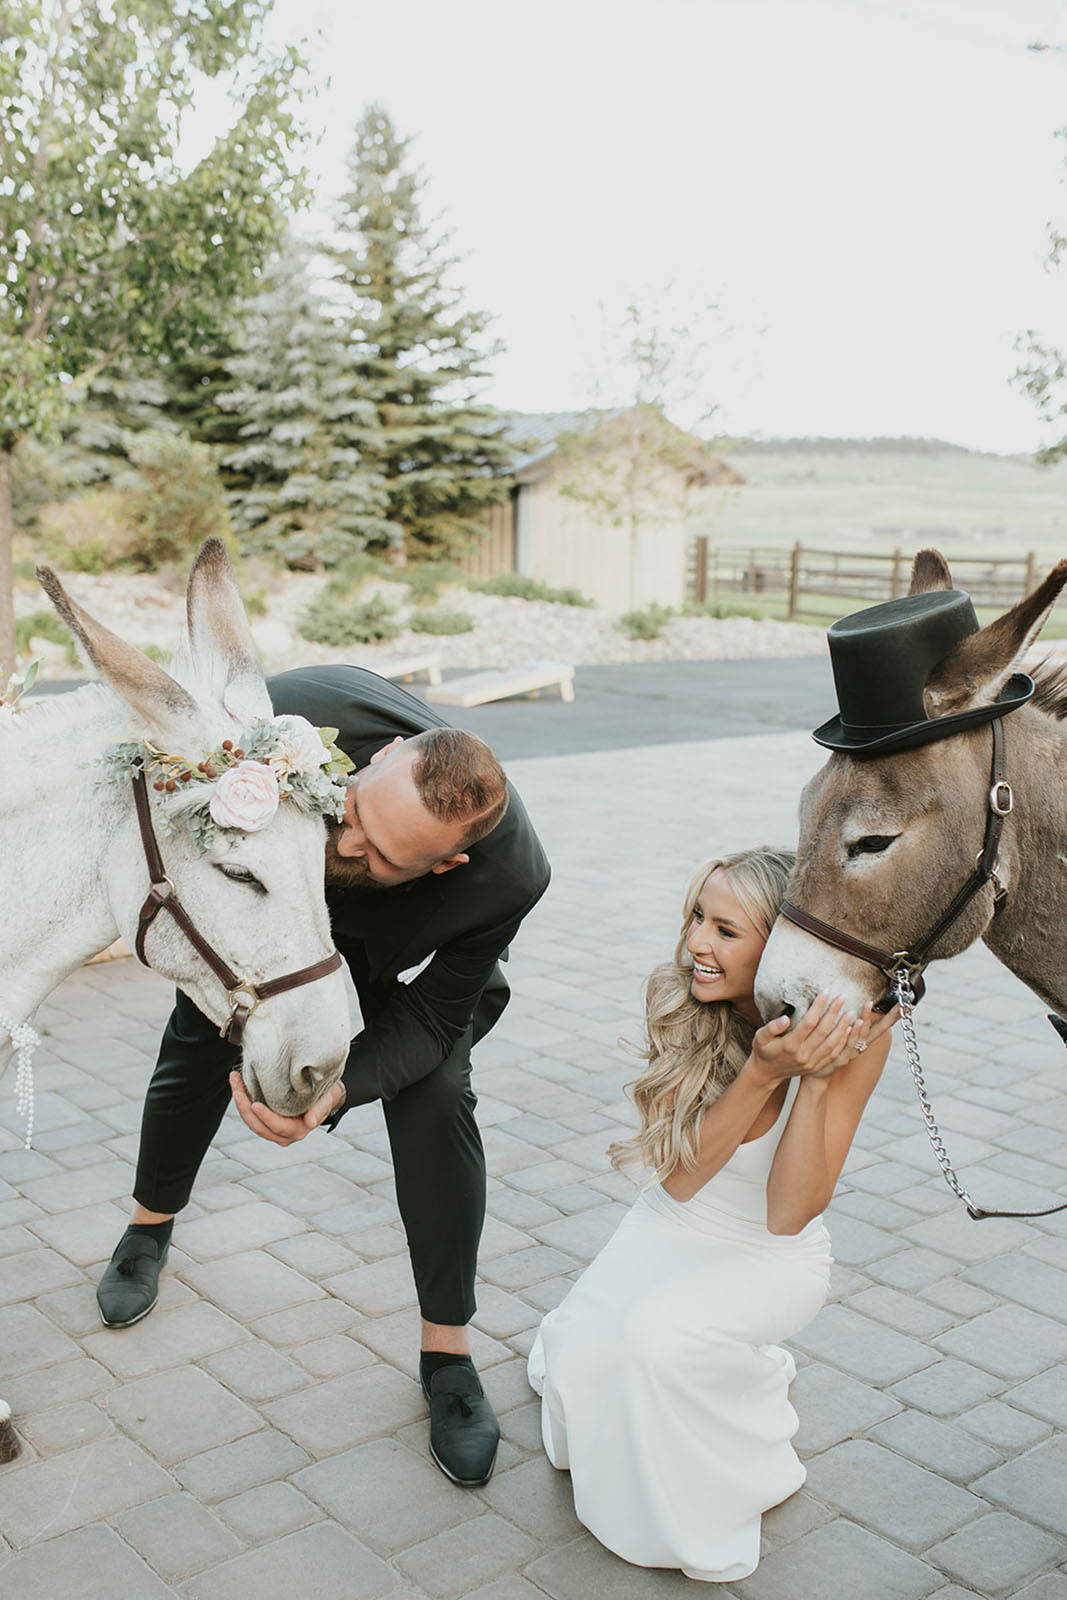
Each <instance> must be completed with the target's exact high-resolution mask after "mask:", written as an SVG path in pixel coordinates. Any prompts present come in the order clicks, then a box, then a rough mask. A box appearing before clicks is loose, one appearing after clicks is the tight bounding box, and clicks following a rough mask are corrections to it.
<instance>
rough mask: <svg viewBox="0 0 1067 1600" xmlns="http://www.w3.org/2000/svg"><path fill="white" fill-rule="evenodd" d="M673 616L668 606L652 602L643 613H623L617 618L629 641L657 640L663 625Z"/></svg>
mask: <svg viewBox="0 0 1067 1600" xmlns="http://www.w3.org/2000/svg"><path fill="white" fill-rule="evenodd" d="M673 615H674V612H673V611H672V610H671V608H670V606H661V605H658V604H657V603H656V602H655V601H653V602H652V604H651V605H650V606H645V608H644V610H643V611H624V612H623V614H622V616H621V617H620V618H619V627H620V628H622V630H623V631H624V633H626V634H627V635H628V636H629V637H630V638H631V639H658V638H659V636H660V634H661V633H662V632H663V628H664V624H665V623H667V622H669V621H670V619H671V617H673Z"/></svg>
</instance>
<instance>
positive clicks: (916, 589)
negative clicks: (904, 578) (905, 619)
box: [908, 550, 953, 594]
mask: <svg viewBox="0 0 1067 1600" xmlns="http://www.w3.org/2000/svg"><path fill="white" fill-rule="evenodd" d="M952 587H953V583H952V574H951V572H950V571H949V570H948V562H947V561H946V560H945V558H944V556H943V555H942V554H941V552H940V550H920V551H919V553H918V555H917V556H916V557H915V560H914V561H913V562H912V566H911V588H910V589H909V590H908V593H909V594H927V593H929V591H930V590H931V589H951V588H952Z"/></svg>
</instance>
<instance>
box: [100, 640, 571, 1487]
mask: <svg viewBox="0 0 1067 1600" xmlns="http://www.w3.org/2000/svg"><path fill="white" fill-rule="evenodd" d="M267 687H268V689H269V691H270V696H271V700H272V701H273V704H274V710H275V713H276V714H284V713H290V714H292V713H296V714H297V715H299V716H302V717H306V718H307V719H308V721H309V722H311V723H313V724H314V725H315V726H316V727H330V728H337V729H339V733H338V738H337V743H338V745H339V746H340V747H341V749H342V750H344V752H345V753H346V755H348V756H350V757H351V759H352V760H353V761H354V762H355V764H356V773H355V776H354V779H353V781H352V783H351V785H350V787H349V790H348V795H347V799H346V802H345V813H344V818H343V820H342V821H341V822H340V823H337V824H334V825H333V826H331V828H330V832H329V835H328V838H327V844H326V900H327V904H328V906H329V910H330V917H331V922H332V925H333V934H334V939H335V941H336V944H337V948H338V950H340V952H341V954H342V956H343V957H344V959H345V960H346V961H347V963H348V966H349V969H350V971H351V973H352V978H353V982H354V983H355V987H356V991H357V993H358V995H359V1000H360V1006H361V1010H362V1017H363V1029H362V1032H360V1033H359V1034H357V1035H356V1037H355V1039H353V1041H352V1046H351V1049H350V1051H349V1056H348V1060H347V1063H346V1065H345V1070H344V1075H343V1077H342V1080H341V1082H340V1083H336V1084H334V1085H333V1086H332V1087H331V1088H330V1089H329V1090H328V1091H327V1093H326V1094H325V1095H323V1097H322V1098H321V1099H320V1100H319V1101H317V1102H316V1104H315V1105H314V1106H313V1107H312V1108H311V1110H310V1111H308V1112H306V1113H305V1114H304V1116H302V1117H284V1116H279V1115H278V1114H277V1113H275V1112H273V1111H271V1110H270V1109H269V1108H268V1107H266V1106H264V1105H261V1104H259V1103H256V1104H253V1103H252V1102H251V1101H250V1100H249V1098H248V1095H247V1093H246V1091H245V1088H244V1084H243V1083H242V1081H241V1078H240V1076H239V1074H238V1073H237V1072H236V1071H235V1070H234V1069H235V1068H236V1067H237V1066H238V1064H239V1062H240V1050H239V1049H238V1048H236V1047H234V1046H233V1045H230V1044H228V1043H226V1042H224V1041H223V1040H222V1039H220V1037H219V1033H218V1029H217V1028H216V1026H215V1025H214V1023H212V1022H209V1021H208V1019H207V1018H206V1017H204V1016H203V1015H202V1014H201V1012H200V1011H198V1010H197V1008H196V1007H195V1006H194V1005H193V1003H192V1001H191V1000H189V999H187V998H186V996H185V995H183V994H181V993H180V992H179V994H178V996H177V1004H176V1007H175V1010H174V1012H173V1014H172V1016H171V1018H170V1021H169V1023H168V1024H167V1028H166V1032H165V1033H164V1035H163V1042H162V1045H161V1047H160V1052H159V1060H158V1063H157V1066H156V1070H155V1073H154V1075H153V1077H152V1081H151V1083H150V1084H149V1087H148V1093H147V1096H146V1098H145V1106H144V1114H143V1118H142V1123H141V1141H140V1150H139V1154H138V1163H137V1177H136V1182H135V1186H134V1198H135V1200H136V1206H135V1208H134V1212H133V1220H132V1222H131V1225H130V1227H129V1228H128V1229H127V1230H126V1233H125V1234H124V1235H123V1237H122V1239H121V1240H120V1241H119V1244H118V1247H117V1249H116V1250H115V1253H114V1255H113V1256H112V1258H111V1262H110V1265H109V1266H108V1267H107V1269H106V1270H105V1272H104V1275H103V1277H102V1279H101V1281H100V1285H99V1288H98V1290H97V1300H98V1302H99V1306H100V1315H101V1317H102V1319H103V1321H104V1323H105V1325H106V1326H108V1327H127V1326H128V1325H129V1324H130V1323H132V1322H137V1321H138V1320H139V1319H140V1318H141V1317H143V1316H146V1315H147V1314H148V1312H149V1311H151V1309H152V1307H153V1306H154V1305H155V1303H156V1295H157V1292H158V1283H159V1273H160V1269H161V1268H162V1266H163V1263H164V1261H165V1259H166V1255H167V1250H168V1247H169V1244H170V1236H171V1230H172V1228H173V1220H174V1214H175V1213H176V1212H178V1211H180V1210H181V1209H182V1207H183V1206H185V1205H186V1204H187V1203H188V1200H189V1196H190V1193H191V1190H192V1186H193V1181H194V1179H195V1177H196V1174H197V1171H198V1170H199V1167H200V1164H201V1162H202V1161H203V1159H204V1156H205V1155H206V1153H207V1150H208V1147H209V1145H210V1143H211V1140H212V1138H213V1136H214V1134H215V1132H216V1130H217V1129H218V1126H219V1123H220V1122H221V1120H222V1117H223V1114H224V1112H225V1110H226V1107H227V1105H228V1104H229V1101H230V1097H231V1092H232V1097H233V1099H234V1101H235V1103H236V1105H237V1109H238V1111H239V1113H240V1115H241V1117H242V1118H243V1119H244V1121H245V1123H246V1124H247V1125H248V1127H249V1128H251V1129H252V1131H253V1132H254V1133H257V1134H258V1135H259V1136H260V1137H261V1138H263V1139H267V1140H270V1141H272V1142H273V1143H275V1144H280V1145H283V1146H287V1145H290V1144H293V1143H295V1142H296V1141H297V1140H300V1139H303V1138H306V1136H307V1135H308V1133H310V1132H311V1131H312V1130H313V1129H315V1128H317V1127H318V1126H319V1125H320V1124H322V1123H325V1124H326V1126H327V1127H328V1128H330V1129H331V1130H333V1129H334V1128H336V1126H337V1123H338V1122H339V1121H340V1119H341V1117H342V1116H343V1115H344V1114H345V1112H347V1111H348V1110H350V1109H351V1107H352V1106H356V1105H365V1104H367V1103H368V1102H370V1101H373V1100H381V1101H382V1104H383V1109H384V1112H385V1121H386V1127H387V1129H388V1134H389V1142H390V1147H391V1150H392V1156H393V1165H394V1169H395V1175H396V1192H397V1203H398V1205H399V1207H400V1214H401V1218H402V1220H403V1223H404V1228H405V1232H406V1234H407V1242H408V1249H409V1251H410V1255H411V1264H412V1270H413V1272H414V1277H415V1285H416V1290H417V1293H418V1299H419V1306H420V1309H421V1312H422V1319H423V1320H422V1355H421V1358H420V1376H421V1381H422V1387H423V1390H424V1392H425V1395H426V1398H427V1401H428V1403H429V1406H430V1452H431V1455H432V1456H433V1458H434V1460H435V1461H436V1463H437V1465H438V1466H439V1467H440V1468H441V1470H442V1471H443V1472H444V1473H446V1474H447V1476H448V1477H450V1478H451V1479H452V1480H453V1482H455V1483H461V1484H477V1483H484V1482H485V1481H486V1480H487V1479H488V1477H489V1476H490V1474H491V1473H492V1470H493V1464H494V1462H495V1459H496V1449H497V1443H498V1441H499V1436H500V1434H499V1428H498V1426H497V1422H496V1417H495V1416H494V1414H493V1410H492V1407H491V1406H490V1404H489V1401H488V1400H487V1399H486V1398H485V1395H484V1392H483V1390H482V1386H481V1384H480V1382H479V1380H478V1376H477V1374H476V1372H475V1370H474V1366H473V1364H472V1362H471V1359H470V1354H469V1352H470V1344H469V1341H468V1336H467V1323H468V1322H469V1321H470V1319H471V1317H472V1316H473V1314H474V1310H475V1298H474V1278H475V1269H476V1264H477V1251H478V1241H479V1238H480V1236H481V1230H482V1223H483V1220H484V1216H485V1160H484V1156H483V1153H482V1144H481V1138H480V1136H479V1133H478V1126H477V1123H476V1122H475V1119H474V1107H475V1105H476V1103H477V1102H476V1097H475V1094H474V1092H473V1090H472V1088H471V1083H470V1073H471V1062H470V1050H471V1045H472V1044H473V1043H475V1042H476V1041H477V1040H478V1039H480V1038H482V1036H483V1035H484V1034H486V1033H487V1032H488V1031H489V1029H490V1028H491V1027H492V1026H493V1024H494V1023H495V1022H496V1021H497V1019H498V1018H499V1016H500V1014H501V1012H502V1011H503V1009H504V1007H505V1005H506V1004H507V1001H508V998H509V990H508V986H507V983H506V982H505V980H504V977H503V974H502V972H501V970H500V967H499V965H498V962H499V960H500V959H502V958H504V957H506V955H507V947H508V945H509V944H510V942H511V940H512V939H513V938H514V936H515V933H516V932H517V930H518V928H519V925H520V923H521V922H522V920H523V918H524V917H525V916H526V914H527V912H528V911H530V910H531V909H532V907H533V906H534V905H535V904H536V903H537V901H538V900H539V899H540V897H541V895H542V894H543V893H544V891H545V889H546V887H547V885H548V878H549V868H548V862H547V860H546V858H545V854H544V851H543V850H542V849H541V846H540V843H539V842H538V839H537V835H536V834H535V833H534V831H533V828H532V827H531V825H530V822H529V819H528V817H527V815H526V812H525V810H524V809H523V805H522V802H521V801H520V799H519V797H518V795H517V794H516V793H515V791H514V790H513V789H511V788H510V786H509V785H508V783H507V780H506V778H505V776H504V773H503V771H502V769H501V767H500V765H499V763H498V762H497V760H496V758H495V756H494V755H493V754H492V751H491V750H489V748H488V747H487V746H486V745H485V744H483V743H482V741H481V740H480V739H477V738H475V737H474V736H473V735H472V734H468V733H463V732H460V731H459V730H458V729H454V728H450V727H448V726H447V725H446V724H444V723H443V722H442V721H441V719H440V718H439V717H438V716H437V715H436V714H435V713H434V712H433V711H432V710H430V709H429V707H427V706H426V705H424V704H423V702H422V701H421V700H417V699H416V698H415V697H414V696H413V695H410V694H408V693H407V692H406V691H405V690H403V689H400V688H398V687H397V686H396V685H395V684H392V683H390V682H388V681H387V680H386V679H384V678H379V677H377V676H376V675H375V674H374V673H372V672H367V671H364V670H363V669H362V668H359V667H348V666H320V667H306V668H300V669H299V670H297V671H295V672H286V673H282V674H281V675H280V676H279V677H276V678H272V679H270V680H268V685H267Z"/></svg>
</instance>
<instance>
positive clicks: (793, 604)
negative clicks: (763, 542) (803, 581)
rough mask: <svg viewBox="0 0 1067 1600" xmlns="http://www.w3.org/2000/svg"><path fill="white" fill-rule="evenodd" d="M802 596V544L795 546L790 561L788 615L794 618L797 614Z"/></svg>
mask: <svg viewBox="0 0 1067 1600" xmlns="http://www.w3.org/2000/svg"><path fill="white" fill-rule="evenodd" d="M799 597H800V545H799V543H798V544H795V545H794V546H793V554H792V557H791V559H790V562H789V610H788V613H787V615H788V616H789V617H790V619H792V618H793V617H795V616H796V614H797V601H798V599H799Z"/></svg>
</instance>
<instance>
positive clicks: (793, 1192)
mask: <svg viewBox="0 0 1067 1600" xmlns="http://www.w3.org/2000/svg"><path fill="white" fill-rule="evenodd" d="M793 859H794V858H793V855H792V853H791V852H790V851H787V850H778V849H769V848H760V849H755V850H746V851H742V852H741V853H739V854H737V855H733V856H727V857H725V858H724V859H722V860H719V861H712V862H709V863H708V864H707V865H706V866H704V867H702V868H701V869H700V871H699V872H698V873H697V875H696V877H695V878H694V879H693V881H692V883H691V884H690V887H689V891H688V893H687V895H686V898H685V907H684V916H683V924H682V934H681V938H680V939H679V942H678V946H677V948H676V950H675V954H674V959H673V961H669V962H666V963H664V964H663V965H662V966H660V967H657V968H656V970H655V971H654V972H653V973H652V975H651V977H650V978H649V980H648V984H647V989H646V1048H645V1051H644V1057H645V1059H646V1060H647V1063H648V1069H647V1071H645V1072H644V1073H643V1074H642V1076H641V1077H640V1078H639V1079H638V1081H637V1083H636V1084H635V1085H634V1086H633V1095H634V1100H635V1103H636V1106H637V1109H638V1112H639V1113H640V1119H641V1126H640V1131H639V1132H638V1133H637V1135H636V1137H634V1138H632V1139H630V1140H628V1141H626V1142H625V1143H622V1144H618V1145H614V1146H613V1147H612V1149H611V1151H610V1152H609V1154H610V1155H611V1158H612V1160H613V1162H614V1163H615V1165H620V1164H623V1163H626V1162H629V1161H636V1162H638V1163H640V1164H641V1165H642V1166H644V1167H645V1168H647V1169H650V1171H651V1173H652V1174H654V1179H653V1180H652V1181H651V1183H650V1185H649V1186H648V1187H646V1188H645V1189H644V1190H643V1191H642V1192H641V1194H639V1195H638V1198H637V1200H636V1201H635V1203H634V1205H633V1207H632V1208H631V1210H630V1211H629V1212H628V1213H627V1215H626V1216H625V1217H624V1218H623V1221H622V1223H621V1224H620V1226H619V1229H618V1231H617V1232H616V1234H615V1235H614V1237H613V1238H612V1239H611V1240H610V1241H609V1242H608V1244H607V1245H606V1246H605V1248H604V1249H603V1250H602V1251H601V1253H600V1255H599V1256H598V1257H597V1258H596V1260H595V1261H594V1262H593V1263H592V1265H591V1266H590V1267H588V1269H587V1270H586V1271H585V1272H584V1273H583V1274H582V1276H581V1278H580V1279H579V1280H578V1282H577V1283H576V1284H575V1285H574V1287H573V1289H572V1290H571V1291H570V1293H569V1294H568V1295H567V1297H566V1299H565V1300H564V1301H563V1303H562V1304H561V1305H560V1306H558V1307H557V1308H556V1310H554V1311H551V1312H549V1314H548V1316H546V1317H545V1319H544V1321H543V1322H542V1324H541V1329H540V1332H539V1334H538V1337H537V1340H536V1342H535V1344H534V1347H533V1350H532V1351H531V1354H530V1363H529V1373H530V1382H531V1383H532V1385H533V1387H534V1388H535V1389H536V1390H537V1391H538V1392H539V1393H541V1394H542V1397H543V1398H542V1406H541V1421H542V1432H543V1435H544V1442H545V1449H546V1450H547V1452H548V1457H549V1460H550V1461H551V1462H552V1464H553V1466H555V1467H560V1468H569V1469H570V1472H571V1481H572V1487H573V1490H574V1504H575V1510H576V1512H577V1515H578V1516H579V1518H580V1519H581V1521H582V1522H583V1523H584V1524H585V1525H586V1527H587V1528H589V1529H590V1531H591V1532H592V1533H594V1534H595V1535H596V1537H597V1538H598V1539H599V1540H600V1541H601V1543H602V1544H604V1545H606V1546H607V1548H608V1549H609V1550H613V1551H614V1552H615V1554H616V1555H619V1556H621V1557H622V1558H623V1559H624V1560H625V1561H630V1562H633V1563H634V1564H635V1565H637V1566H642V1567H676V1568H680V1569H681V1570H682V1571H683V1572H684V1573H685V1574H686V1576H687V1577H690V1578H698V1579H704V1580H705V1581H707V1582H710V1583H727V1582H730V1581H732V1580H734V1579H738V1578H744V1577H747V1576H748V1575H749V1574H750V1573H752V1572H753V1571H755V1568H756V1565H757V1563H758V1561H759V1548H760V1517H761V1515H762V1513H763V1512H764V1511H766V1510H768V1509H769V1508H770V1507H771V1506H774V1505H777V1504H778V1503H779V1501H781V1500H784V1499H786V1497H787V1496H789V1495H791V1494H793V1493H794V1492H795V1491H796V1490H797V1489H799V1488H800V1486H801V1484H802V1483H803V1482H804V1479H805V1476H806V1472H805V1468H804V1467H803V1466H802V1464H801V1462H800V1460H799V1458H798V1457H797V1455H796V1452H795V1451H794V1449H793V1447H792V1444H791V1442H790V1441H791V1440H792V1437H793V1434H794V1433H795V1432H796V1429H797V1425H798V1423H797V1414H796V1412H795V1411H794V1409H793V1407H792V1405H791V1404H790V1402H789V1395H788V1390H789V1384H790V1382H791V1380H792V1378H793V1377H794V1375H795V1372H796V1365H795V1362H794V1360H793V1357H792V1356H791V1355H790V1353H789V1352H788V1351H787V1350H785V1349H783V1348H781V1347H780V1345H779V1343H778V1341H779V1340H781V1339H786V1338H789V1337H790V1336H791V1335H793V1334H796V1333H799V1332H800V1330H801V1329H802V1328H803V1327H805V1326H806V1325H807V1323H809V1322H810V1321H811V1319H812V1318H813V1317H814V1316H815V1314H816V1312H817V1311H818V1310H819V1309H820V1308H821V1307H822V1305H823V1304H824V1303H825V1301H826V1296H827V1289H828V1283H829V1274H830V1265H831V1260H832V1258H831V1254H830V1238H829V1235H828V1233H827V1231H826V1228H825V1226H824V1224H823V1221H822V1216H821V1213H822V1211H823V1210H824V1209H825V1207H826V1206H827V1205H828V1204H829V1201H830V1197H831V1195H832V1194H833V1191H834V1184H835V1183H836V1181H837V1177H838V1174H839V1173H840V1171H841V1168H842V1166H843V1165H844V1161H845V1157H846V1156H847V1154H848V1151H849V1147H850V1145H851V1143H852V1139H853V1136H854V1134H855V1132H856V1128H857V1127H858V1125H859V1121H860V1117H861V1116H862V1114H863V1108H864V1106H865V1105H866V1103H867V1099H868V1097H869V1096H870V1094H871V1091H872V1090H873V1088H874V1086H875V1084H876V1083H877V1082H878V1079H879V1077H880V1075H881V1072H882V1068H883V1066H884V1064H885V1060H886V1056H887V1054H888V1051H889V1042H890V1032H889V1030H890V1028H891V1026H892V1024H893V1022H895V1021H896V1018H897V1015H898V1013H897V1011H896V1010H893V1011H892V1012H890V1013H889V1015H888V1016H886V1017H881V1016H878V1015H877V1014H876V1013H875V1012H874V1011H873V1010H872V1008H871V1006H870V1005H867V1006H865V1007H864V1009H863V1012H862V1013H861V1014H860V1015H859V1016H856V1015H854V1014H853V1013H850V1012H848V1011H846V1010H845V1008H844V1002H843V1001H839V1000H837V999H834V998H831V997H830V996H829V995H825V994H824V995H820V996H819V997H818V999H817V1000H816V1001H815V1002H814V1003H813V1004H812V1006H811V1007H810V1008H809V1010H808V1011H807V1013H806V1014H805V1016H804V1018H803V1020H802V1021H801V1022H800V1023H799V1024H798V1025H797V1026H796V1027H795V1028H793V1029H792V1030H791V1031H787V1030H789V1019H788V1018H786V1017H777V1018H775V1019H774V1020H773V1021H771V1022H768V1023H767V1024H766V1025H765V1026H764V1025H762V1018H761V1017H760V1014H759V1012H758V1011H757V1009H756V1005H755V1001H754V999H753V984H754V981H755V975H756V968H757V966H758V965H759V960H760V956H761V954H762V952H763V946H764V944H765V942H766V940H767V936H768V933H769V931H770V928H771V925H772V923H773V922H774V920H775V917H776V916H777V913H778V906H779V904H780V903H781V900H782V899H783V897H784V894H785V887H786V882H787V880H788V878H789V875H790V872H791V870H792V867H793Z"/></svg>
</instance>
